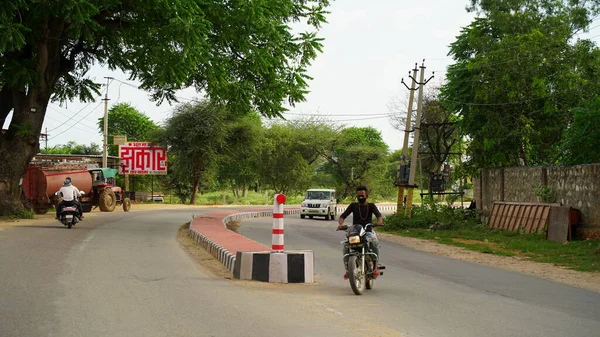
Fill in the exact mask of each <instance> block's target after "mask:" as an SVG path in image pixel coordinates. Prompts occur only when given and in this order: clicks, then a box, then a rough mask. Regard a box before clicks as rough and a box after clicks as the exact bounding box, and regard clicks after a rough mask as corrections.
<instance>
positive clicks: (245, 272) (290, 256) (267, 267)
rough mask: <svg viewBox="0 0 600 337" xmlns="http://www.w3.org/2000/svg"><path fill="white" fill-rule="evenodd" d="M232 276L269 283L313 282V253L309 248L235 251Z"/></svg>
mask: <svg viewBox="0 0 600 337" xmlns="http://www.w3.org/2000/svg"><path fill="white" fill-rule="evenodd" d="M233 278H235V279H239V280H254V281H261V282H271V283H313V282H314V254H313V252H312V251H310V250H302V251H284V252H237V255H236V258H235V265H234V268H233Z"/></svg>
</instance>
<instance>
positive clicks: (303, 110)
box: [5, 0, 600, 150]
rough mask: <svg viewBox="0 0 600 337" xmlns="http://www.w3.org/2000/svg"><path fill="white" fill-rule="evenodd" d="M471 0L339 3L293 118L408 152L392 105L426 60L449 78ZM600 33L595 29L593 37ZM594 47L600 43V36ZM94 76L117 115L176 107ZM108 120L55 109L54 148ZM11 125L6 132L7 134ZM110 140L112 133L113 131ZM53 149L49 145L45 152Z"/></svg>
mask: <svg viewBox="0 0 600 337" xmlns="http://www.w3.org/2000/svg"><path fill="white" fill-rule="evenodd" d="M467 3H468V0H421V1H401V0H369V1H366V0H336V1H333V5H332V6H331V8H330V11H331V14H330V15H329V17H328V21H329V23H328V24H327V25H325V27H324V28H323V29H322V31H321V36H322V37H324V38H325V41H324V53H323V54H321V55H319V56H318V58H317V59H316V60H315V61H314V62H313V65H312V67H311V68H310V69H309V75H310V76H312V77H314V80H313V81H311V82H310V94H309V95H308V96H307V97H306V98H307V100H306V102H304V103H301V104H298V105H297V106H296V107H294V108H292V109H291V110H290V112H289V113H286V115H285V116H286V118H288V119H294V118H298V117H299V116H301V115H312V114H319V115H323V116H330V117H329V118H330V119H331V120H334V121H339V122H340V123H344V124H345V125H347V126H359V127H365V126H372V127H374V128H376V129H378V130H379V131H380V132H381V134H382V136H383V140H384V141H385V142H386V143H387V144H388V145H389V147H390V149H391V150H396V149H400V148H401V146H402V139H403V133H402V132H400V131H398V130H396V129H394V128H393V127H392V126H391V125H390V119H389V117H388V116H386V115H388V114H389V113H390V111H389V109H388V103H389V102H390V101H391V100H392V99H393V98H394V97H402V98H403V97H406V95H407V92H408V90H407V89H406V88H405V87H404V86H403V85H402V84H401V82H400V81H401V79H402V78H403V77H404V78H405V80H406V79H407V78H406V77H407V76H406V75H407V74H408V72H409V71H410V70H411V69H412V68H413V67H414V64H415V63H416V62H418V63H419V64H420V63H421V61H422V60H423V59H425V66H426V67H427V69H426V74H427V76H430V75H431V72H432V71H435V76H436V79H435V80H436V81H437V82H438V83H439V81H440V80H442V79H443V78H444V74H445V69H446V67H447V66H448V65H449V64H451V63H452V60H451V59H450V58H449V57H448V56H447V54H448V50H449V49H448V46H449V44H450V43H451V42H453V41H454V39H455V37H456V36H457V35H458V34H459V33H460V30H461V27H464V26H466V25H468V24H469V23H470V22H471V21H472V19H473V15H472V14H470V13H467V12H466V11H465V6H466V5H467ZM597 34H600V29H597V28H594V29H593V30H592V31H591V32H590V35H591V36H594V35H597ZM594 40H596V41H598V37H595V38H594ZM90 75H91V76H92V77H93V78H95V79H96V81H99V82H102V83H105V80H104V78H103V77H104V76H111V77H114V78H116V79H118V80H120V81H124V82H127V83H128V84H132V85H133V86H131V85H128V84H123V83H121V82H119V81H116V80H115V81H113V82H112V83H111V84H110V87H109V98H110V103H109V108H110V105H112V104H115V103H117V102H128V103H130V104H131V105H133V106H134V107H136V108H137V109H138V110H139V111H141V112H144V113H145V114H146V115H148V116H149V117H150V118H151V119H152V120H154V121H155V122H157V123H160V122H161V121H163V120H164V119H165V118H167V117H168V116H170V114H171V111H172V109H173V107H171V106H169V105H168V104H163V105H161V106H156V104H155V103H153V102H151V101H150V100H149V96H148V94H147V93H145V92H143V91H141V90H139V89H136V88H135V84H136V83H135V82H129V81H127V75H126V74H123V73H121V72H110V71H108V69H106V68H102V67H96V68H94V69H92V71H91V72H90ZM178 96H179V97H182V98H188V99H192V98H195V97H196V93H195V91H194V90H193V89H186V90H182V91H181V92H179V93H178ZM103 113H104V104H103V102H102V101H101V100H98V101H97V102H93V103H91V104H81V103H79V102H71V103H69V104H68V105H67V106H66V107H60V106H59V105H57V104H50V107H49V109H48V112H47V114H46V120H45V122H44V129H43V130H42V132H44V131H45V128H47V129H48V134H49V141H48V146H54V145H57V144H65V143H67V142H68V141H71V140H74V141H77V142H78V143H84V144H89V143H91V142H95V143H97V144H102V136H101V135H100V134H99V133H98V129H97V127H96V122H97V120H98V118H100V117H102V115H103ZM6 126H7V125H5V127H6ZM109 134H110V131H109ZM44 145H45V144H43V143H42V144H41V146H42V147H43V146H44Z"/></svg>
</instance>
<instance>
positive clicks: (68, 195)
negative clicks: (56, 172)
mask: <svg viewBox="0 0 600 337" xmlns="http://www.w3.org/2000/svg"><path fill="white" fill-rule="evenodd" d="M58 192H59V193H60V194H62V201H61V202H59V203H58V205H57V206H56V219H58V218H59V213H60V210H61V209H62V208H63V207H64V206H73V205H75V206H77V210H78V211H79V216H78V218H79V220H82V219H83V207H81V203H80V202H79V201H78V200H77V198H79V194H80V192H79V189H78V188H77V187H75V186H73V185H72V184H71V178H70V177H67V179H65V182H64V183H63V187H61V188H60V190H59V191H58Z"/></svg>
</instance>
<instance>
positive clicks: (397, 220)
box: [384, 198, 476, 231]
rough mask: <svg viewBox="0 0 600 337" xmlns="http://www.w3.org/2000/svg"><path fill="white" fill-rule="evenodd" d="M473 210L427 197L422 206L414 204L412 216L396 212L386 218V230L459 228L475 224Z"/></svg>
mask: <svg viewBox="0 0 600 337" xmlns="http://www.w3.org/2000/svg"><path fill="white" fill-rule="evenodd" d="M474 215H475V214H474V212H473V211H472V210H467V209H463V208H454V207H449V206H446V205H442V204H441V203H440V202H439V201H437V200H436V199H433V200H431V199H428V198H427V199H425V200H424V202H423V204H422V205H421V206H413V209H412V218H410V219H408V218H406V217H405V216H404V215H403V214H399V213H394V214H393V215H391V216H387V217H386V218H385V220H384V224H385V228H386V230H390V231H396V230H403V229H410V228H421V229H428V230H450V229H458V228H461V227H462V226H463V225H465V223H466V224H468V225H474V224H475V221H476V220H475V216H474Z"/></svg>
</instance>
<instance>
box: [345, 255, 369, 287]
mask: <svg viewBox="0 0 600 337" xmlns="http://www.w3.org/2000/svg"><path fill="white" fill-rule="evenodd" d="M361 266H362V259H361V258H358V257H356V256H350V258H349V259H348V276H349V281H350V288H352V291H353V292H354V294H356V295H362V293H363V292H364V291H365V286H366V282H365V281H366V277H365V273H363V272H362V271H361Z"/></svg>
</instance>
